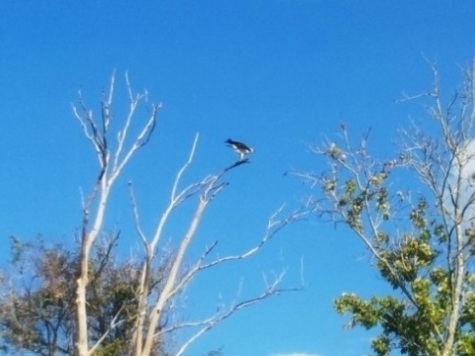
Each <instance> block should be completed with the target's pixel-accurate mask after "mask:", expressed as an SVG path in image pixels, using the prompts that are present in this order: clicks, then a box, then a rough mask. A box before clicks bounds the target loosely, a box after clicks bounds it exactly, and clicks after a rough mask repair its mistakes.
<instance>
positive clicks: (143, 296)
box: [73, 75, 302, 356]
mask: <svg viewBox="0 0 475 356" xmlns="http://www.w3.org/2000/svg"><path fill="white" fill-rule="evenodd" d="M125 81H126V87H127V93H128V99H129V106H128V112H127V114H126V117H125V120H124V123H123V126H122V128H121V129H120V130H119V131H118V132H117V133H116V141H115V142H111V141H112V140H111V136H112V135H111V134H112V133H111V132H110V123H111V121H112V113H111V107H112V101H113V97H114V84H115V75H113V76H112V78H111V82H110V86H109V90H108V91H107V92H106V93H105V97H104V99H103V101H102V102H101V115H100V118H99V119H96V118H95V117H93V113H92V111H91V110H90V109H88V107H87V106H86V105H85V103H84V102H83V99H82V97H81V95H79V100H78V104H77V105H74V106H73V113H74V116H75V117H76V119H77V120H78V121H79V123H80V124H81V126H82V128H83V132H84V135H85V136H86V138H87V139H88V140H89V142H90V144H91V145H92V147H93V148H94V151H95V154H96V157H97V160H98V163H99V173H98V176H97V180H96V182H95V183H94V185H93V187H92V190H91V192H90V194H89V195H88V196H87V197H86V198H85V200H84V201H83V206H82V211H83V220H82V230H81V231H82V232H81V253H80V263H79V272H78V278H77V288H76V322H77V343H76V348H77V353H78V355H80V356H87V355H91V354H92V353H93V352H95V351H96V350H98V349H99V348H100V346H101V343H102V342H103V340H104V339H105V338H106V337H107V335H108V334H109V333H110V332H111V331H112V330H114V328H115V327H116V323H117V321H118V320H119V319H120V318H119V315H120V313H121V312H122V310H121V309H119V310H118V312H117V316H116V317H113V318H112V319H111V322H110V325H109V328H108V329H107V330H106V331H105V332H104V335H103V337H101V338H99V339H98V340H96V341H95V342H94V343H93V344H91V340H90V337H89V332H88V300H87V295H88V294H87V290H88V285H89V282H90V267H89V261H90V251H91V248H92V246H93V245H94V244H95V242H96V240H97V238H98V236H99V235H100V234H101V231H102V230H103V224H104V217H105V213H106V208H107V207H108V201H109V197H110V192H111V188H112V187H113V185H114V183H115V182H116V180H117V178H118V177H119V175H120V174H121V173H122V171H123V169H124V167H125V166H126V165H127V163H128V162H129V161H130V160H131V158H132V157H133V156H134V155H135V154H136V153H137V151H138V150H139V149H141V148H142V147H144V146H145V145H146V144H147V143H148V142H149V140H150V138H151V136H152V133H153V131H154V128H155V123H156V120H157V115H158V113H159V111H160V107H161V105H160V104H152V105H151V108H150V111H149V115H148V117H147V118H146V119H145V122H144V123H143V126H142V127H141V128H140V129H139V130H138V132H136V133H135V136H134V135H133V134H132V133H131V129H130V128H131V123H132V121H133V120H134V117H135V116H136V108H137V106H138V105H139V103H140V102H142V101H143V100H144V99H145V98H146V96H147V93H146V92H145V93H139V94H136V93H134V92H133V91H132V89H131V85H130V82H129V79H128V76H127V75H126V77H125ZM197 143H198V135H196V137H195V139H194V141H193V144H192V147H191V149H190V153H189V157H188V159H187V160H186V162H185V163H184V164H183V166H182V167H181V168H180V169H179V171H178V172H177V174H176V177H175V180H174V183H173V185H172V187H171V192H170V197H169V200H168V204H167V205H166V207H165V209H164V211H163V212H162V214H161V215H160V216H159V217H158V220H157V224H156V227H155V229H154V232H153V234H152V235H151V236H147V235H146V234H145V233H144V231H143V229H142V226H141V223H140V213H139V207H138V204H137V200H136V197H135V193H134V190H133V185H132V183H129V196H130V201H131V206H132V210H133V219H134V221H135V229H136V233H137V236H138V238H139V241H140V242H141V245H142V246H143V254H144V257H143V262H142V265H141V268H140V270H141V272H140V275H139V276H138V277H137V278H138V279H137V290H136V305H137V310H136V312H135V314H134V320H135V321H134V328H133V331H132V332H131V335H130V340H131V345H132V348H131V349H130V350H129V351H127V354H133V355H137V356H138V355H141V356H148V355H152V354H153V352H154V349H155V348H156V346H157V345H158V344H159V343H160V342H162V340H163V335H164V334H165V333H170V332H173V331H176V330H179V329H183V328H192V327H193V328H195V329H196V330H197V331H196V332H195V334H193V336H192V337H191V338H190V339H189V340H188V341H186V342H185V343H184V344H183V345H181V346H180V347H179V349H178V351H177V353H176V355H181V354H182V353H183V352H184V351H185V349H186V348H187V347H188V345H189V344H190V343H191V342H193V341H194V340H195V339H196V338H197V337H199V336H200V335H201V334H203V333H204V332H205V331H207V330H209V329H211V328H212V327H214V326H215V325H216V324H217V323H218V322H219V321H221V320H224V319H226V318H228V317H229V316H230V315H232V314H233V313H235V312H236V311H238V310H240V309H242V308H245V307H247V306H250V305H253V304H255V303H257V302H259V301H261V300H263V299H266V298H267V297H269V296H272V295H275V294H278V293H281V292H283V291H287V290H296V288H290V289H284V288H279V283H280V281H281V280H282V277H283V273H282V274H281V275H279V276H278V277H277V278H275V280H273V281H271V282H269V283H268V284H267V285H266V286H265V290H264V291H263V293H262V294H260V295H257V296H255V297H253V298H250V299H248V300H242V301H239V302H236V303H235V304H233V305H231V306H230V307H229V309H228V310H225V311H222V312H219V313H216V314H215V315H213V316H210V317H209V318H208V319H206V320H202V321H198V322H193V323H190V322H181V323H179V324H175V325H169V324H167V323H166V322H165V315H166V312H167V309H168V308H170V306H171V301H172V300H173V298H174V297H176V296H177V295H178V294H179V293H180V292H182V291H183V289H184V287H185V286H186V285H187V284H188V283H189V282H190V281H191V280H192V279H193V278H194V277H195V276H196V275H197V274H198V273H199V272H200V271H203V270H206V269H209V268H212V267H215V266H217V265H219V264H222V263H225V262H231V261H238V260H242V259H246V258H248V257H250V256H251V255H253V254H255V253H256V252H258V251H259V249H260V248H261V247H262V246H263V245H264V244H265V243H266V242H268V241H269V240H271V239H272V237H274V236H275V234H276V233H277V232H278V231H280V230H281V229H282V228H283V227H285V226H286V225H287V224H289V223H291V222H292V221H294V220H296V219H298V218H299V217H300V216H301V214H302V213H301V212H299V211H296V212H293V213H291V214H289V215H286V216H285V217H284V218H279V217H278V215H280V214H281V209H279V211H278V212H277V213H276V214H275V215H273V216H272V217H271V218H270V220H269V222H268V225H267V229H266V232H265V234H264V235H263V236H262V237H261V238H260V239H258V241H257V242H256V244H255V245H254V246H251V247H250V248H249V249H248V250H246V251H244V252H242V253H239V254H236V255H231V256H225V257H221V258H218V259H216V260H210V253H211V251H213V250H214V249H215V247H216V246H217V244H218V241H215V242H214V243H213V244H212V245H211V246H208V247H205V248H204V250H203V253H202V255H201V257H200V258H199V259H198V260H197V261H194V262H190V261H187V264H190V263H191V267H188V268H187V269H185V268H184V267H185V266H184V261H185V255H186V252H187V249H188V247H189V246H190V243H191V241H192V240H193V238H194V236H195V233H196V231H197V228H198V225H199V223H200V221H201V219H202V215H203V212H204V211H205V210H206V208H207V206H208V205H209V203H210V202H211V201H212V200H213V199H214V198H215V197H216V196H217V195H219V194H220V193H221V192H222V191H223V189H224V188H225V187H226V185H227V183H226V182H225V181H223V177H224V176H225V175H226V173H227V172H229V171H230V170H232V169H236V168H237V167H240V166H241V165H242V164H244V163H248V161H247V160H242V161H237V162H235V163H233V164H231V165H230V166H228V167H225V168H223V169H221V170H220V171H218V173H215V174H210V175H208V176H206V177H204V178H203V179H201V180H200V181H198V182H195V183H191V184H188V185H186V186H185V187H184V188H180V186H181V185H182V180H183V175H184V173H185V171H186V170H187V169H188V168H189V166H190V165H191V163H192V161H193V157H194V154H195V151H196V148H197ZM189 199H195V201H196V206H195V209H194V211H193V213H192V215H191V216H190V218H189V225H188V228H187V230H186V231H185V233H184V234H183V236H182V237H181V238H180V240H179V241H178V242H177V248H176V252H175V253H174V254H173V255H172V256H171V257H170V259H169V262H168V264H167V266H165V268H164V269H163V273H164V274H163V276H162V277H161V278H160V282H158V283H152V282H151V281H152V279H153V277H154V276H153V273H154V270H155V269H154V268H155V266H156V265H157V263H161V259H160V258H159V257H160V256H159V255H160V249H159V246H160V242H161V241H162V235H163V229H164V226H165V225H166V223H167V222H168V220H169V218H170V216H171V214H172V212H173V211H174V210H175V209H176V208H177V207H178V206H180V205H181V204H183V203H184V202H185V201H187V200H189Z"/></svg>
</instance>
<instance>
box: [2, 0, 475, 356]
mask: <svg viewBox="0 0 475 356" xmlns="http://www.w3.org/2000/svg"><path fill="white" fill-rule="evenodd" d="M474 18H475V4H474V3H473V1H471V0H459V1H452V2H448V1H442V0H436V1H428V0H421V1H417V2H414V1H408V0H400V1H376V0H373V1H369V0H368V1H356V0H355V1H344V0H340V1H336V0H321V1H312V0H273V1H271V0H261V1H259V0H240V1H208V0H202V1H195V2H192V1H158V0H156V1H151V0H150V1H120V2H119V1H117V2H114V3H113V2H99V1H91V0H86V1H70V0H63V1H58V2H55V3H54V4H52V3H51V4H48V5H45V4H44V2H40V1H11V0H10V1H8V0H7V1H2V2H1V3H0V44H1V55H0V81H1V85H0V154H1V156H2V159H1V160H0V182H1V187H2V188H1V189H0V238H1V239H3V241H4V246H5V248H4V249H2V250H1V251H0V258H2V259H4V260H5V259H6V257H7V248H6V246H8V236H10V235H12V234H14V235H17V236H19V237H21V238H25V239H27V238H31V237H33V236H35V235H36V234H38V233H41V234H43V235H44V236H45V237H46V238H47V239H49V240H50V241H65V242H66V243H68V241H71V240H72V235H73V234H74V232H75V230H76V229H77V227H78V225H79V223H80V190H81V189H83V190H85V191H87V189H88V188H89V187H90V184H91V182H92V181H93V179H94V177H95V174H96V173H95V172H96V167H95V164H96V162H95V159H94V157H93V152H92V150H91V148H90V147H88V144H87V142H86V140H85V139H84V137H83V136H82V134H81V130H80V127H79V125H78V124H77V122H75V121H74V119H73V117H72V114H71V108H70V103H71V102H74V100H75V94H76V92H77V90H78V89H81V90H82V92H83V94H84V96H85V98H86V101H87V102H88V103H90V104H91V106H93V105H96V103H97V100H98V98H99V95H100V93H101V90H102V88H103V87H104V86H106V84H107V82H108V78H109V76H110V74H111V72H112V71H113V70H114V69H115V70H117V83H118V85H119V86H118V88H119V89H120V88H122V89H123V86H121V85H122V83H123V81H122V78H123V73H124V71H126V70H127V71H128V72H129V75H130V79H131V82H132V85H133V87H134V88H136V89H137V90H142V89H145V88H146V89H147V90H148V91H149V93H150V100H153V101H159V102H162V103H163V110H162V112H161V113H160V117H159V122H158V127H157V130H156V133H155V136H154V141H153V142H152V143H151V144H150V145H148V146H147V147H146V148H145V149H144V150H143V151H142V152H140V154H139V155H138V156H137V157H136V159H135V160H134V161H133V162H132V164H131V165H130V166H129V167H128V169H127V170H126V171H125V172H124V176H123V178H124V179H123V181H120V182H119V183H118V185H117V186H116V187H115V190H114V197H113V203H114V204H113V207H112V208H111V209H110V210H109V211H108V217H107V219H108V227H110V228H112V227H117V226H118V227H120V228H122V229H123V230H124V231H125V232H127V231H128V232H129V234H127V233H126V234H123V235H122V236H123V239H122V240H121V242H120V248H121V251H122V252H123V253H124V254H128V253H130V251H131V250H133V249H134V248H136V246H137V240H136V238H135V237H134V236H133V234H132V233H131V231H132V230H131V228H130V224H131V222H130V204H129V203H128V198H127V191H126V188H125V184H124V183H125V181H127V180H129V179H130V180H133V181H134V184H135V186H136V190H137V197H138V200H139V203H140V204H141V211H142V220H144V221H146V224H149V228H150V229H151V226H152V224H153V222H154V221H155V220H156V214H157V213H158V212H159V211H160V209H161V208H162V207H163V204H164V202H163V201H162V200H160V199H159V198H160V197H163V196H164V194H165V193H166V189H167V188H168V187H169V186H170V184H171V181H172V178H173V172H174V171H175V170H176V169H177V168H178V167H179V166H180V164H181V163H182V162H183V161H184V159H185V158H186V154H187V152H188V150H189V148H190V145H191V142H192V139H193V136H194V134H195V133H196V132H199V133H200V141H199V146H198V152H197V156H196V160H195V164H194V166H193V167H192V169H191V170H190V173H189V176H188V179H189V181H192V180H193V179H196V178H198V177H200V176H201V175H202V174H205V173H206V172H210V171H211V172H213V171H215V170H217V169H219V168H222V167H223V166H225V165H227V164H229V163H231V162H232V160H234V158H235V156H234V155H233V153H232V152H230V151H229V149H227V148H226V147H225V146H224V143H223V141H224V140H225V139H227V138H228V137H231V138H235V139H239V140H243V141H245V142H247V143H249V144H250V145H252V146H253V147H254V149H255V153H254V154H253V156H252V158H251V161H252V164H250V165H245V166H243V167H240V168H239V170H236V171H234V172H231V174H230V175H229V177H228V180H229V181H230V183H231V184H230V185H229V187H228V188H227V189H226V190H225V191H224V192H223V194H222V195H221V196H220V197H219V199H216V200H215V201H214V202H213V204H212V206H211V207H210V209H209V210H208V211H207V212H206V215H205V219H204V221H203V224H202V225H201V229H200V231H199V235H198V237H197V242H196V244H197V246H198V247H197V248H199V246H202V244H205V243H206V241H212V240H214V239H219V240H220V245H221V246H222V247H221V248H222V251H223V252H224V251H230V250H238V251H239V250H240V249H242V248H245V247H246V246H249V245H250V244H252V243H253V242H254V241H256V240H257V239H259V237H260V236H261V234H262V232H263V229H264V227H265V224H266V221H267V218H268V217H269V215H270V214H271V213H272V212H273V211H275V210H276V209H277V208H278V207H279V206H280V205H281V204H282V203H284V202H287V205H288V209H292V208H293V207H296V206H298V200H299V199H300V198H301V197H302V195H303V194H304V192H305V189H304V188H303V187H302V185H301V184H300V183H299V182H297V181H296V180H294V179H292V178H289V177H288V176H287V177H284V176H283V173H284V172H286V171H288V170H289V169H293V168H303V169H312V170H315V171H320V170H321V169H323V167H320V166H318V165H317V164H319V163H318V160H316V159H315V158H314V157H312V155H310V154H309V153H308V150H307V145H308V144H309V143H312V142H316V141H318V140H321V139H322V138H323V137H324V136H325V135H331V134H332V133H333V132H335V131H336V130H337V129H338V124H339V122H340V121H342V120H344V121H345V122H346V123H347V124H348V127H349V130H350V132H351V133H353V135H354V136H355V137H357V136H358V135H359V134H360V133H361V132H363V131H365V130H367V129H368V128H369V127H371V128H372V134H371V145H372V147H373V148H375V149H377V152H378V153H380V154H381V155H389V154H391V152H392V151H393V149H394V147H393V145H392V142H393V140H394V139H395V138H396V137H397V133H396V130H397V128H398V127H400V126H401V125H404V124H406V123H408V122H409V115H410V114H411V113H412V109H413V107H412V108H411V107H410V106H408V105H396V104H395V103H394V99H396V98H399V97H400V96H401V92H402V91H407V92H409V93H414V92H416V93H417V92H420V91H423V90H425V89H427V88H428V86H429V84H430V81H431V78H430V72H429V70H428V68H427V64H426V63H425V62H424V59H423V56H427V57H428V58H430V59H435V60H436V62H437V64H438V67H439V69H440V72H441V74H442V84H443V86H444V87H445V88H446V89H447V90H448V91H450V90H451V89H452V88H453V87H455V85H456V84H457V81H458V79H459V78H460V75H459V74H460V73H459V69H458V66H459V65H463V64H464V63H466V62H467V61H468V60H469V59H470V58H471V57H472V56H473V54H474V53H475V41H474V39H473V36H472V34H473V33H475V22H474V21H473V19H474ZM117 104H118V105H120V103H119V101H117ZM96 108H97V106H96ZM118 110H119V109H118ZM418 113H420V112H418ZM178 231H180V230H179V229H178V227H176V229H174V227H173V226H172V227H171V228H170V232H169V234H170V237H173V236H174V235H177V234H179V232H178ZM201 241H203V242H202V244H200V242H201ZM302 260H303V261H304V270H305V274H304V276H305V284H306V288H305V291H304V292H300V293H292V294H285V295H281V296H279V297H278V298H275V299H272V300H268V301H266V302H265V303H263V304H260V305H259V306H257V307H255V308H252V309H247V310H245V311H243V312H241V313H239V314H238V315H236V316H235V317H234V318H232V319H229V320H227V321H225V322H224V323H223V324H222V325H220V326H219V327H217V328H216V329H214V330H212V331H211V332H209V333H208V334H206V335H205V336H204V337H202V338H201V339H200V340H199V341H197V342H196V343H195V344H194V345H193V346H192V347H191V348H190V349H189V352H188V353H187V355H190V356H191V355H201V354H203V353H205V352H206V351H209V350H211V349H216V348H219V347H220V346H223V347H224V348H223V350H224V352H225V355H226V356H238V355H264V356H270V355H274V356H277V355H299V356H300V355H302V356H303V355H322V356H339V355H349V356H351V355H362V354H363V353H364V352H365V351H368V350H369V345H368V340H369V338H370V337H371V333H368V332H364V331H362V330H343V328H342V325H343V324H344V322H345V320H346V319H345V318H342V317H340V316H338V315H336V314H335V313H334V312H333V310H332V308H331V302H332V300H333V299H334V298H335V297H337V296H338V295H339V294H341V293H342V292H344V291H354V292H357V293H361V294H362V295H363V296H369V295H372V294H381V293H384V292H386V291H387V288H386V287H385V286H384V285H383V284H382V283H381V281H380V280H379V278H378V277H377V276H376V275H375V273H374V272H373V271H372V270H371V269H369V268H368V267H367V259H366V258H365V254H364V250H363V248H362V246H361V245H360V244H359V243H358V242H357V241H356V240H355V238H354V237H353V236H351V235H349V234H348V233H347V232H346V231H344V230H334V229H333V227H332V226H330V225H328V224H325V223H323V222H321V221H318V220H314V221H311V222H304V223H299V224H297V225H295V226H291V227H290V228H289V229H286V230H285V231H283V232H282V234H280V235H279V236H278V238H277V239H276V240H275V241H273V242H272V243H271V244H270V245H269V246H266V248H265V249H263V251H262V254H260V255H259V256H256V257H254V258H253V259H251V260H249V261H247V262H245V263H243V264H241V265H232V266H231V265H229V266H226V267H225V268H223V269H220V270H217V271H213V272H211V273H209V274H207V275H202V276H200V277H199V278H198V279H197V280H196V283H194V284H193V285H192V286H191V287H190V289H189V291H188V292H189V293H188V295H187V299H186V300H184V301H183V303H184V305H185V306H186V307H188V309H187V310H188V311H187V313H189V315H190V317H195V316H199V315H205V314H206V312H210V311H211V312H212V311H213V310H215V307H216V303H218V302H219V300H220V298H222V299H224V300H228V301H230V300H232V299H233V298H234V297H235V296H236V294H237V293H238V290H239V286H240V285H242V295H243V296H245V295H251V294H252V293H256V292H258V291H259V288H261V287H263V280H262V273H263V272H264V273H266V274H267V275H269V276H271V275H272V273H273V272H275V273H277V272H279V271H280V270H281V269H282V268H287V269H288V273H287V277H286V280H285V283H284V284H285V285H286V286H292V285H295V284H298V283H299V280H300V263H301V261H302Z"/></svg>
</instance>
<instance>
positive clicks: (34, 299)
mask: <svg viewBox="0 0 475 356" xmlns="http://www.w3.org/2000/svg"><path fill="white" fill-rule="evenodd" d="M117 239H118V235H116V236H115V237H114V238H109V239H105V240H103V241H102V242H103V243H102V244H98V245H97V246H95V248H94V250H93V254H92V257H91V259H90V271H91V277H90V280H91V283H90V288H89V289H88V301H89V305H90V308H89V310H88V325H89V330H90V340H91V342H97V341H98V340H99V339H101V338H102V337H103V338H104V339H103V341H102V343H101V346H100V347H99V348H98V349H97V350H96V351H95V355H97V356H113V355H129V354H131V352H130V350H129V340H130V337H131V332H130V330H131V329H132V327H133V320H134V318H133V316H134V313H135V308H136V307H137V297H136V294H135V292H136V288H137V278H136V276H137V275H138V274H139V272H140V269H139V265H138V264H137V263H136V262H134V261H123V262H118V261H117V259H116V258H115V256H114V253H113V252H114V246H115V243H116V241H117ZM11 246H12V253H11V256H12V258H11V262H12V263H11V264H10V265H9V266H8V268H7V269H6V271H5V274H6V276H5V277H6V280H8V282H9V283H6V285H5V286H4V288H3V292H4V293H2V295H1V297H0V335H1V338H0V347H1V350H2V351H4V352H7V353H12V352H15V353H19V352H22V351H26V352H32V353H35V354H37V355H48V356H53V355H72V354H75V347H74V339H75V327H74V317H75V314H74V312H75V310H74V309H75V288H76V287H75V283H74V281H75V278H76V276H77V267H78V266H77V264H78V260H79V259H78V257H79V256H78V254H77V252H76V251H74V250H68V249H66V248H65V247H64V246H63V245H60V244H56V245H53V246H48V245H47V244H46V243H45V241H44V240H43V239H38V240H35V241H33V242H28V243H22V242H20V241H19V240H18V239H17V238H15V237H12V238H11ZM166 265H167V262H166V261H165V262H164V263H163V264H162V266H161V267H159V268H158V269H157V270H156V271H154V274H153V275H154V276H155V278H154V280H152V281H151V283H152V284H154V285H157V284H159V282H160V276H162V275H163V273H164V271H163V269H164V268H166ZM151 287H152V286H151ZM151 289H153V288H151ZM111 325H114V327H113V328H110V326H111ZM108 329H111V330H108ZM104 335H105V337H104ZM161 345H162V344H161V343H157V344H156V347H155V349H154V350H153V355H156V356H166V355H167V354H166V353H165V351H164V350H162V347H161Z"/></svg>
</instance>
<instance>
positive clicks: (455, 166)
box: [297, 63, 475, 356]
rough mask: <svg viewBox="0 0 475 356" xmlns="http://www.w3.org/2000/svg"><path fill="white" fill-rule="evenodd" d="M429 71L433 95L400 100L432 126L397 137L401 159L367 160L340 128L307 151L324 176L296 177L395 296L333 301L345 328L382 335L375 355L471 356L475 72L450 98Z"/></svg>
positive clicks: (474, 338)
mask: <svg viewBox="0 0 475 356" xmlns="http://www.w3.org/2000/svg"><path fill="white" fill-rule="evenodd" d="M431 69H432V73H433V77H434V83H433V85H432V88H431V90H430V91H429V92H428V93H424V94H423V95H416V96H413V97H408V96H406V97H404V99H403V100H402V101H404V102H413V101H416V102H417V103H419V104H422V107H423V108H424V109H425V110H426V113H427V114H426V115H427V116H428V120H427V121H424V122H423V123H422V125H421V126H422V127H424V128H423V129H421V128H419V126H418V125H416V124H414V126H413V127H411V128H408V129H406V130H403V131H402V139H401V141H400V142H401V145H400V153H398V154H397V158H394V159H386V160H377V159H375V158H373V157H372V156H371V155H370V154H369V152H368V135H364V136H363V137H362V138H361V140H360V141H359V142H358V143H357V144H356V145H353V144H352V142H351V140H350V139H349V137H348V133H347V128H346V126H345V124H341V127H340V129H341V132H340V135H339V136H338V139H337V140H335V142H331V141H327V142H325V143H323V144H321V145H317V146H314V147H313V151H314V152H315V153H316V154H318V155H320V156H321V157H323V158H324V159H325V161H326V162H327V163H328V166H327V167H328V169H326V170H325V172H324V173H323V174H312V173H308V172H304V173H297V174H298V175H299V176H300V177H301V178H303V179H305V180H307V181H308V182H309V183H311V185H312V186H318V187H319V189H320V190H319V193H315V194H314V198H313V199H312V200H311V201H310V208H311V209H312V211H313V212H314V213H316V214H318V215H319V216H322V215H325V216H327V217H328V216H330V217H331V218H332V220H333V221H334V222H336V223H340V224H342V225H345V226H346V227H347V228H349V229H350V230H351V231H352V233H353V234H354V235H355V236H356V237H357V238H359V239H360V240H361V242H362V243H363V244H364V246H365V247H366V249H367V250H368V251H369V252H370V255H371V262H372V265H373V266H374V268H375V269H376V270H377V271H378V272H379V274H380V275H381V276H382V277H383V279H384V280H385V281H387V282H388V283H389V285H390V286H391V287H392V288H393V289H394V293H392V294H390V295H387V296H374V297H372V298H369V299H363V298H361V297H360V296H358V295H356V294H351V293H344V294H343V295H341V296H340V297H339V298H337V299H336V300H335V302H334V307H335V308H336V310H337V311H338V312H339V313H341V314H346V313H348V314H349V315H350V320H349V323H348V326H349V327H355V326H362V327H364V328H366V329H372V328H375V327H378V329H377V330H380V333H379V336H377V337H376V338H375V339H373V340H372V345H371V346H372V349H373V351H374V353H375V354H376V355H380V356H383V355H390V353H391V351H392V350H399V352H400V353H401V354H407V355H411V356H416V355H440V356H449V355H465V356H469V355H475V330H474V327H475V290H474V287H475V274H474V270H473V269H474V266H475V265H474V262H475V258H474V254H475V225H474V216H475V184H474V183H475V140H474V139H473V137H474V134H475V132H474V124H475V97H474V95H475V85H474V70H475V67H474V63H471V64H470V65H469V66H468V67H467V68H466V69H465V70H464V71H463V75H464V78H463V84H462V86H461V88H459V89H458V90H457V91H456V92H455V94H454V95H453V96H451V97H449V98H448V100H444V99H443V95H442V94H441V91H440V84H439V76H438V72H437V70H436V67H435V65H432V64H431ZM431 125H432V126H431ZM408 181H409V182H411V187H409V188H408V187H407V186H404V184H405V183H404V182H408Z"/></svg>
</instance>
